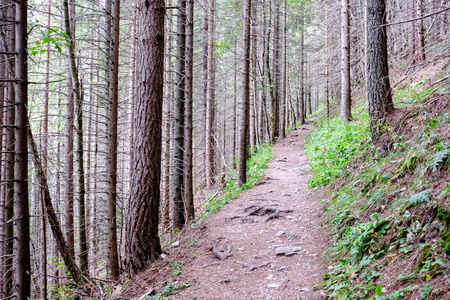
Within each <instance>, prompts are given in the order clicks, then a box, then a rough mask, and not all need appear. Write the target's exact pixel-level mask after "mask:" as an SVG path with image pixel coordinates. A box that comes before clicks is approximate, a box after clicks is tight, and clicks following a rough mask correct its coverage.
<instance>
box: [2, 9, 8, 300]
mask: <svg viewBox="0 0 450 300" xmlns="http://www.w3.org/2000/svg"><path fill="white" fill-rule="evenodd" d="M0 16H1V17H2V18H3V17H4V16H3V14H0ZM0 57H1V56H0ZM5 65H6V63H5V61H4V60H0V77H1V78H7V75H6V72H5V71H6V67H5ZM6 85H7V83H5V82H0V224H2V226H0V278H3V276H4V274H5V269H4V266H5V244H6V241H5V225H6V221H5V194H4V189H3V185H4V182H5V180H6V178H5V176H4V173H5V171H4V170H3V163H4V161H5V160H4V158H3V153H4V150H3V136H4V134H5V133H4V126H3V125H4V123H5V122H6V120H4V119H3V118H4V117H5V114H4V111H5V108H6V98H5V89H6ZM0 298H1V299H4V298H5V295H4V294H3V284H0Z"/></svg>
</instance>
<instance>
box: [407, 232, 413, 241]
mask: <svg viewBox="0 0 450 300" xmlns="http://www.w3.org/2000/svg"><path fill="white" fill-rule="evenodd" d="M406 242H407V243H408V244H414V233H412V232H410V233H408V234H407V235H406Z"/></svg>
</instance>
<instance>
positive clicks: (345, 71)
mask: <svg viewBox="0 0 450 300" xmlns="http://www.w3.org/2000/svg"><path fill="white" fill-rule="evenodd" d="M349 11H350V7H349V3H348V0H341V49H342V50H341V51H342V53H341V120H342V122H348V121H350V120H351V118H352V115H351V89H350V17H349V13H350V12H349Z"/></svg>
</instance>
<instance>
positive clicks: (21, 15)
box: [14, 0, 31, 299]
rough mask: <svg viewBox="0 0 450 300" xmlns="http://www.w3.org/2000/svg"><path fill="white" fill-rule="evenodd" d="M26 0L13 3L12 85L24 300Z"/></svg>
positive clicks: (21, 294) (20, 294)
mask: <svg viewBox="0 0 450 300" xmlns="http://www.w3.org/2000/svg"><path fill="white" fill-rule="evenodd" d="M27 5H28V3H27V0H22V1H20V2H18V3H16V24H15V26H16V47H15V52H16V53H17V54H16V66H15V70H16V76H15V78H16V80H17V82H16V84H15V90H16V93H15V106H16V116H15V117H16V118H15V119H16V120H15V164H14V169H15V177H14V182H15V184H14V191H15V197H14V202H15V214H16V222H15V225H16V264H15V270H16V278H15V280H16V293H17V294H16V295H17V299H28V298H29V297H30V295H31V266H30V212H29V206H28V205H29V201H28V144H27V117H28V111H27V110H28V109H27V107H28V59H27V35H28V32H27V24H28V22H27V9H28V7H27Z"/></svg>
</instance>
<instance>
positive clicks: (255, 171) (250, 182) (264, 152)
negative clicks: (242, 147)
mask: <svg viewBox="0 0 450 300" xmlns="http://www.w3.org/2000/svg"><path fill="white" fill-rule="evenodd" d="M272 157H273V155H272V148H271V146H270V145H261V146H258V147H256V149H255V151H254V154H253V155H252V156H251V157H250V159H248V160H247V183H246V184H244V185H243V186H242V187H239V184H238V171H237V170H238V168H237V167H236V169H233V168H230V169H229V171H228V176H227V178H226V186H225V189H223V190H222V191H218V192H216V193H213V194H211V195H210V199H208V201H206V203H205V204H204V206H205V209H206V211H205V213H204V214H203V215H202V217H201V219H207V218H208V217H209V216H211V215H213V214H215V213H216V212H217V211H218V210H219V208H221V207H222V206H224V205H225V204H227V203H228V202H230V200H232V199H233V198H235V197H236V196H238V195H239V194H241V193H242V192H244V191H246V190H248V189H249V188H251V187H253V186H255V184H257V183H259V182H261V181H262V180H263V178H264V170H265V169H267V168H268V163H269V161H270V160H271V159H272Z"/></svg>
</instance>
